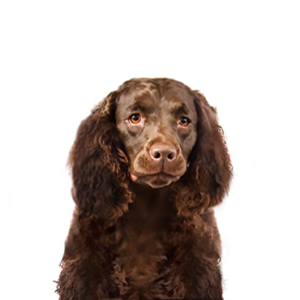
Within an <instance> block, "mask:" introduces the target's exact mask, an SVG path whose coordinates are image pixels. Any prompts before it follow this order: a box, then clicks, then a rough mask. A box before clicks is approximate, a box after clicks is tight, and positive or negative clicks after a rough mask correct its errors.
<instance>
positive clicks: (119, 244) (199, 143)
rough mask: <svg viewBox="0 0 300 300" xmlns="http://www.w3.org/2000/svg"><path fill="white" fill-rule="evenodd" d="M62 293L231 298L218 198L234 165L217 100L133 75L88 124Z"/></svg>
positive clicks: (72, 298)
mask: <svg viewBox="0 0 300 300" xmlns="http://www.w3.org/2000/svg"><path fill="white" fill-rule="evenodd" d="M69 166H70V168H71V172H72V179H73V188H72V196H73V198H74V201H75V203H76V207H75V211H74V214H73V220H72V223H71V227H70V231H69V234H68V237H67V240H66V244H65V252H64V255H63V259H62V262H61V267H62V271H61V274H60V277H59V280H58V282H57V283H58V284H57V292H58V294H59V295H60V298H59V299H61V300H98V299H149V300H150V299H203V300H204V299H205V300H207V299H214V300H220V299H223V298H222V276H221V271H220V255H221V241H220V236H219V232H218V228H217V224H216V220H215V217H214V211H213V209H212V207H213V206H215V205H217V204H219V203H220V202H221V201H222V199H223V198H224V196H225V194H226V193H227V192H228V189H229V183H230V180H231V177H232V165H231V161H230V157H229V154H228V150H227V146H226V143H225V140H224V135H223V130H222V128H221V127H220V126H219V124H218V121H217V115H216V110H215V108H213V107H211V106H210V105H209V104H208V102H207V101H206V99H205V97H204V96H203V95H202V94H201V93H199V92H198V91H193V90H191V89H190V88H189V87H187V86H186V85H184V84H183V83H181V82H178V81H175V80H171V79H166V78H156V79H147V78H141V79H132V80H129V81H127V82H125V83H124V84H123V85H121V86H120V87H119V89H118V90H117V91H114V92H112V93H110V94H109V95H108V96H107V97H106V98H105V99H104V100H103V101H102V102H100V103H99V105H97V106H96V107H95V108H94V110H93V111H92V113H91V114H90V115H89V116H88V117H87V118H86V119H85V120H83V121H82V122H81V124H80V126H79V129H78V132H77V137H76V140H75V142H74V145H73V147H72V149H71V152H70V157H69Z"/></svg>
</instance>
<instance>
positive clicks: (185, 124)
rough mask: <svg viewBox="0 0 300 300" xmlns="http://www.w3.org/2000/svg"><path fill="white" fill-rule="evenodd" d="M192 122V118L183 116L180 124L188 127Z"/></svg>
mask: <svg viewBox="0 0 300 300" xmlns="http://www.w3.org/2000/svg"><path fill="white" fill-rule="evenodd" d="M190 123H191V120H190V119H189V118H187V117H181V118H180V119H179V125H181V126H184V127H186V126H188V125H189V124H190Z"/></svg>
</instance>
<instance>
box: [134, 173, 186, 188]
mask: <svg viewBox="0 0 300 300" xmlns="http://www.w3.org/2000/svg"><path fill="white" fill-rule="evenodd" d="M130 178H131V180H132V181H133V182H137V183H146V184H148V185H149V186H151V187H152V188H160V187H164V186H167V185H169V184H171V183H172V182H176V181H178V180H179V179H180V176H174V175H170V174H167V173H164V172H159V173H155V174H143V175H138V176H137V175H134V174H132V173H130Z"/></svg>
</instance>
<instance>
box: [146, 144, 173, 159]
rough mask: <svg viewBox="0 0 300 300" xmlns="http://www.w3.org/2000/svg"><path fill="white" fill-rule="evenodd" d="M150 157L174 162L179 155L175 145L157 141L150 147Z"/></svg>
mask: <svg viewBox="0 0 300 300" xmlns="http://www.w3.org/2000/svg"><path fill="white" fill-rule="evenodd" d="M149 153H150V157H151V158H152V159H153V160H155V161H157V162H158V161H164V162H172V161H174V160H175V159H176V157H177V151H176V148H175V146H173V145H170V144H163V143H156V144H154V145H152V146H151V148H150V151H149Z"/></svg>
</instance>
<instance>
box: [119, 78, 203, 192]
mask: <svg viewBox="0 0 300 300" xmlns="http://www.w3.org/2000/svg"><path fill="white" fill-rule="evenodd" d="M197 121H198V120H197V112H196V107H195V104H194V98H193V96H192V95H191V93H190V92H189V91H188V90H187V88H185V86H184V85H180V84H178V83H173V82H171V83H169V84H168V85H167V86H165V87H163V88H160V89H159V90H158V89H157V87H155V86H154V85H152V84H150V83H149V84H148V83H145V82H143V83H137V84H136V85H135V86H134V87H131V88H130V89H128V90H127V91H126V92H123V93H121V94H120V97H119V98H118V100H117V107H116V125H117V128H118V130H119V133H120V137H121V140H122V141H123V144H124V146H125V150H126V154H127V155H128V157H129V159H130V166H129V171H130V175H131V179H132V181H134V182H136V183H140V184H147V185H149V186H150V187H152V188H161V187H164V186H168V185H170V184H171V183H172V182H175V181H177V180H179V179H180V177H181V176H182V175H183V174H184V173H185V172H186V169H187V164H188V158H189V154H190V153H191V151H192V149H193V146H194V144H195V142H196V139H197Z"/></svg>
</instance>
